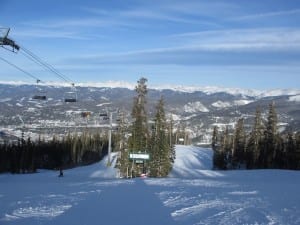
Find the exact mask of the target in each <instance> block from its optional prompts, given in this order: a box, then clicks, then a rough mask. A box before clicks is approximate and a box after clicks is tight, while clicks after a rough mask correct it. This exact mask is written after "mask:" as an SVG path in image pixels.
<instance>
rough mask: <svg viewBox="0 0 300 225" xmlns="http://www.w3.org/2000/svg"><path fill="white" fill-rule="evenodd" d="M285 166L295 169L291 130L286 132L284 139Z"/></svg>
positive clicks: (295, 161)
mask: <svg viewBox="0 0 300 225" xmlns="http://www.w3.org/2000/svg"><path fill="white" fill-rule="evenodd" d="M286 168H287V169H293V170H294V169H297V156H296V141H295V139H294V136H293V134H292V133H291V132H289V133H288V135H287V140H286Z"/></svg>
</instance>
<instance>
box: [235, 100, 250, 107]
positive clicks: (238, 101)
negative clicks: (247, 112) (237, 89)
mask: <svg viewBox="0 0 300 225" xmlns="http://www.w3.org/2000/svg"><path fill="white" fill-rule="evenodd" d="M251 102H253V101H252V100H246V99H241V100H235V101H234V105H239V106H240V105H248V104H249V103H251Z"/></svg>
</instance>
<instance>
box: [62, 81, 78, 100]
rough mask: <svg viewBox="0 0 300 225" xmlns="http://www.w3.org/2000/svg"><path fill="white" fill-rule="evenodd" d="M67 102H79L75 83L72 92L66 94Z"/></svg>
mask: <svg viewBox="0 0 300 225" xmlns="http://www.w3.org/2000/svg"><path fill="white" fill-rule="evenodd" d="M65 102H77V92H76V88H75V87H74V84H73V83H72V87H71V91H69V92H66V93H65Z"/></svg>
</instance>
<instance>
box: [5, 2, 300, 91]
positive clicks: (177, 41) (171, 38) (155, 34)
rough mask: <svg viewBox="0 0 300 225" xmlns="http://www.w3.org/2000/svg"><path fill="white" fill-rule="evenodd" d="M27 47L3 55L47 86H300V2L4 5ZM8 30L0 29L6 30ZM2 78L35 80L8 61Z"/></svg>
mask: <svg viewBox="0 0 300 225" xmlns="http://www.w3.org/2000/svg"><path fill="white" fill-rule="evenodd" d="M0 27H3V28H8V27H9V28H10V29H11V30H10V33H9V36H8V37H9V38H11V39H13V40H14V41H15V42H16V43H17V44H18V45H20V46H21V51H19V52H18V53H12V52H10V51H7V50H6V49H4V48H0V57H1V58H3V59H5V60H7V61H9V62H11V63H13V64H14V65H16V66H18V67H19V68H21V69H22V70H24V71H26V72H28V73H30V74H31V75H34V77H37V78H39V79H40V80H42V81H45V82H47V81H57V82H64V80H63V79H61V78H60V77H59V76H57V75H56V74H54V73H51V72H49V71H47V70H45V68H43V67H42V66H39V65H37V64H36V63H34V62H32V61H31V60H30V59H29V58H28V57H26V54H24V49H25V50H29V51H30V52H32V53H34V54H35V55H37V56H38V57H39V58H41V59H43V61H45V62H46V63H48V64H50V65H52V66H53V67H54V68H55V69H57V70H58V71H59V72H60V73H61V74H63V75H64V76H65V77H67V78H68V79H67V80H71V81H73V82H75V83H81V82H105V81H126V82H136V81H137V80H138V79H139V78H140V77H146V78H147V79H148V83H149V84H153V85H160V84H168V85H172V84H173V85H189V86H191V85H192V86H221V87H239V88H250V89H262V90H263V89H275V88H299V87H300V1H298V0H264V1H261V0H251V1H249V0H226V1H225V0H223V1H222V0H218V1H217V0H201V1H199V0H185V1H182V0H110V1H107V0H85V1H80V0H65V1H60V0H43V1H39V0H26V1H19V0H0ZM3 31H4V29H2V30H0V32H2V33H3ZM0 67H1V70H0V80H1V81H26V82H33V83H34V82H35V79H33V78H32V77H30V76H28V75H26V74H25V73H23V72H21V71H19V70H17V69H16V68H14V67H12V66H11V65H9V64H7V63H6V62H4V61H3V60H0Z"/></svg>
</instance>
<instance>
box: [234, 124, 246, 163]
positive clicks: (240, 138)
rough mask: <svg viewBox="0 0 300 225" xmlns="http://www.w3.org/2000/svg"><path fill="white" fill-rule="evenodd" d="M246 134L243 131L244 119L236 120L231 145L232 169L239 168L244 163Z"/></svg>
mask: <svg viewBox="0 0 300 225" xmlns="http://www.w3.org/2000/svg"><path fill="white" fill-rule="evenodd" d="M245 147H246V134H245V130H244V119H243V118H241V119H239V120H238V122H237V124H236V128H235V134H234V144H233V167H237V168H240V167H241V166H242V165H244V163H245Z"/></svg>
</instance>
